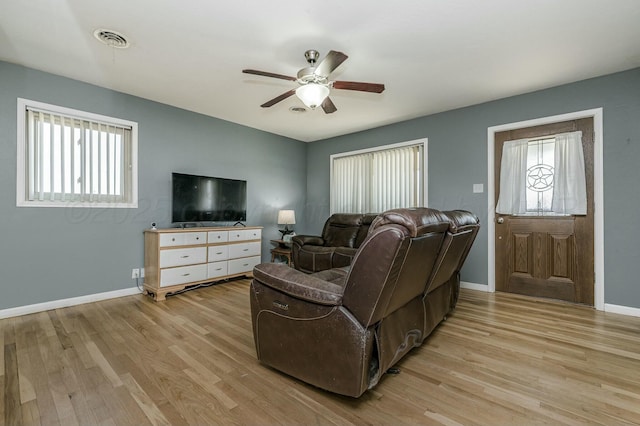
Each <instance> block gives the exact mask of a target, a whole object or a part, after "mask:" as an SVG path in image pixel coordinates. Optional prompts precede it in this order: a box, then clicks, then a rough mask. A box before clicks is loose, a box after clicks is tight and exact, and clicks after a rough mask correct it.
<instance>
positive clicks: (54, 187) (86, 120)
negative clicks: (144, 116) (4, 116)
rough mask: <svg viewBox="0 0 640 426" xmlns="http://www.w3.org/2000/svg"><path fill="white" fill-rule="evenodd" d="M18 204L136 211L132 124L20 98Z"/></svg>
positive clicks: (134, 146) (134, 131)
mask: <svg viewBox="0 0 640 426" xmlns="http://www.w3.org/2000/svg"><path fill="white" fill-rule="evenodd" d="M18 119H19V126H18V128H19V129H20V131H19V135H18V157H19V158H18V197H17V200H18V205H19V206H70V205H72V206H74V207H137V171H136V163H137V161H136V157H137V150H136V147H137V141H136V138H137V124H136V123H133V122H129V121H125V120H121V119H115V118H111V117H105V116H99V115H96V114H90V113H84V112H82V111H77V110H71V109H68V108H62V107H57V106H54V105H46V104H42V103H39V102H34V101H27V100H22V99H20V100H19V102H18Z"/></svg>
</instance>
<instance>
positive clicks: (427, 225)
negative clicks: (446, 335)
mask: <svg viewBox="0 0 640 426" xmlns="http://www.w3.org/2000/svg"><path fill="white" fill-rule="evenodd" d="M478 228H479V224H478V219H477V217H476V216H475V215H473V214H471V213H469V212H465V211H453V212H441V211H438V210H434V209H428V208H415V209H396V210H389V211H387V212H385V213H382V214H381V215H379V216H378V217H377V218H376V219H375V220H374V222H373V223H372V224H371V227H370V230H369V233H368V236H367V237H366V239H365V240H364V241H363V242H362V244H361V245H360V247H359V248H358V249H357V252H356V254H355V256H354V258H353V262H352V263H351V265H350V266H347V267H341V268H332V269H327V270H324V271H321V272H317V273H313V274H305V273H303V272H301V271H298V270H295V269H292V268H289V267H288V266H286V265H283V264H273V263H263V264H259V265H257V266H256V267H255V268H254V270H253V276H254V279H253V281H252V283H251V289H250V300H251V316H252V325H253V335H254V341H255V345H256V352H257V356H258V359H259V360H260V362H262V363H263V364H265V365H268V366H271V367H273V368H275V369H277V370H280V371H282V372H284V373H286V374H289V375H291V376H293V377H296V378H298V379H300V380H303V381H305V382H307V383H310V384H312V385H314V386H317V387H320V388H322V389H326V390H329V391H331V392H335V393H338V394H342V395H348V396H352V397H359V396H360V395H362V394H363V393H364V392H365V391H366V390H367V389H370V388H372V387H374V386H375V385H376V384H377V383H378V381H379V380H380V378H381V377H382V375H383V374H384V373H385V372H386V371H387V370H388V369H389V368H390V367H392V366H393V365H394V364H395V363H397V362H398V361H399V360H400V359H401V358H402V357H403V356H404V355H405V354H406V353H407V352H408V351H409V350H411V349H412V348H413V347H416V346H419V345H421V344H422V342H423V341H424V339H425V338H426V337H427V336H428V335H429V334H430V333H431V331H432V330H433V329H434V328H435V327H436V326H437V325H438V324H439V323H440V322H441V321H442V320H443V319H444V317H445V316H446V315H447V314H448V313H449V311H450V310H451V309H453V307H454V306H455V304H456V302H457V297H458V291H459V286H460V275H459V272H460V268H461V267H462V264H463V262H464V260H465V258H466V257H467V254H468V253H469V249H470V247H471V245H472V243H473V241H474V239H475V237H476V234H477V232H478Z"/></svg>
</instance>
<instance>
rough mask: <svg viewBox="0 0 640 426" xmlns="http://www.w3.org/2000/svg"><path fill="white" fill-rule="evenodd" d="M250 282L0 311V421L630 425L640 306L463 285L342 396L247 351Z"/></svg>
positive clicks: (637, 380) (638, 388) (639, 415)
mask: <svg viewBox="0 0 640 426" xmlns="http://www.w3.org/2000/svg"><path fill="white" fill-rule="evenodd" d="M248 293H249V281H248V280H238V281H232V282H228V283H224V284H219V285H216V286H212V287H208V288H201V289H198V290H195V291H190V292H187V293H184V294H181V295H178V296H173V297H169V298H168V299H167V300H166V301H165V302H160V303H156V302H154V301H153V300H152V299H151V298H149V297H146V296H142V295H136V296H130V297H124V298H120V299H114V300H108V301H103V302H97V303H91V304H86V305H80V306H75V307H71V308H64V309H57V310H53V311H48V312H42V313H38V314H32V315H25V316H22V317H16V318H9V319H4V320H0V345H1V346H2V348H3V350H2V351H0V373H1V374H2V376H0V380H1V381H2V386H0V419H2V422H3V424H5V425H19V424H29V425H31V424H34V425H38V424H41V425H147V424H152V425H169V424H173V425H183V424H184V425H205V424H206V425H216V424H223V425H230V424H231V425H234V424H235V425H271V424H286V425H312V424H313V425H325V424H326V425H363V424H371V425H378V424H380V425H404V424H406V425H410V424H434V425H529V424H553V425H565V424H566V425H585V424H586V425H589V424H603V425H626V424H640V318H633V317H626V316H622V315H616V314H608V313H603V312H597V311H594V310H592V309H589V308H585V307H580V306H575V305H570V304H565V303H559V302H549V301H541V300H537V299H531V298H526V297H521V296H514V295H507V294H501V293H497V294H486V293H481V292H474V291H470V290H463V291H462V294H461V298H460V302H459V304H458V307H457V309H456V310H455V312H454V313H453V314H452V315H450V317H449V318H448V320H447V321H446V322H444V323H442V324H441V325H440V326H439V327H438V328H437V329H436V330H435V332H434V333H433V334H432V335H431V336H430V337H429V338H428V339H427V341H426V342H425V344H424V345H423V346H422V347H420V348H416V349H414V350H412V352H410V353H409V355H408V356H407V357H405V358H404V359H403V360H402V361H401V362H400V363H399V364H398V365H397V366H398V367H399V368H400V369H401V373H400V374H398V375H387V376H385V377H384V378H383V380H382V381H381V382H380V384H379V385H378V386H377V387H376V388H375V389H373V390H371V391H368V392H366V393H365V394H364V395H363V396H362V397H361V398H359V399H357V400H355V399H352V398H347V397H340V396H336V395H333V394H330V393H327V392H324V391H321V390H318V389H316V388H313V387H311V386H308V385H306V384H304V383H301V382H299V381H297V380H295V379H293V378H290V377H288V376H285V375H283V374H281V373H278V372H277V371H274V370H271V369H269V368H266V367H264V366H262V365H260V364H259V363H258V362H257V360H256V357H255V350H254V344H253V337H252V333H251V318H250V314H249V298H248Z"/></svg>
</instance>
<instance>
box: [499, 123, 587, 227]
mask: <svg viewBox="0 0 640 426" xmlns="http://www.w3.org/2000/svg"><path fill="white" fill-rule="evenodd" d="M552 138H553V139H554V142H553V143H554V160H553V163H554V164H553V187H552V191H553V195H552V200H551V211H545V214H551V215H553V214H556V215H568V214H573V215H584V214H587V189H586V188H587V185H586V177H585V169H584V153H583V150H582V132H579V131H578V132H570V133H560V134H557V135H554V136H553V137H552ZM531 142H532V141H531V140H529V139H519V140H514V141H507V142H505V143H504V145H503V149H502V162H501V164H500V194H499V196H498V204H497V205H496V212H497V213H501V214H511V215H518V214H527V213H529V214H540V213H542V212H534V211H530V212H528V211H527V155H528V151H529V145H530V143H531Z"/></svg>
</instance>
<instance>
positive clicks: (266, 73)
mask: <svg viewBox="0 0 640 426" xmlns="http://www.w3.org/2000/svg"><path fill="white" fill-rule="evenodd" d="M242 72H243V73H245V74H255V75H261V76H264V77H273V78H280V79H282V80H289V81H296V78H295V77H289V76H288V75H282V74H276V73H273V72H267V71H258V70H242Z"/></svg>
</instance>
